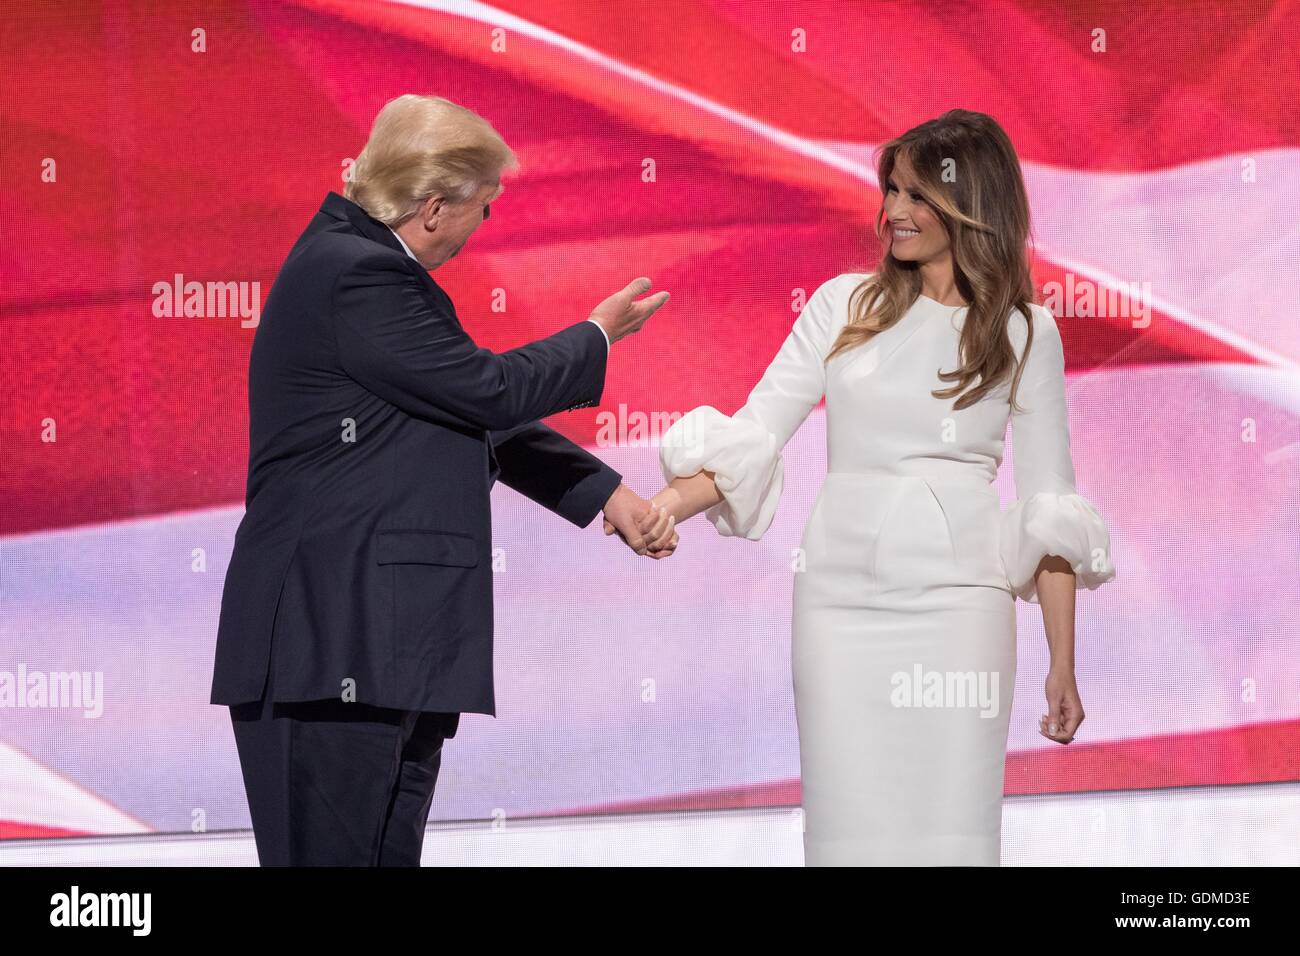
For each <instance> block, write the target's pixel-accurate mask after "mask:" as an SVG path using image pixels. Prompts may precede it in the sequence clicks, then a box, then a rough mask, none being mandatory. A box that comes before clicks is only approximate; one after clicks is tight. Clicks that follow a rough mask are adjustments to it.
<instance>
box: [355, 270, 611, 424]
mask: <svg viewBox="0 0 1300 956" xmlns="http://www.w3.org/2000/svg"><path fill="white" fill-rule="evenodd" d="M333 304H334V330H335V338H336V341H337V343H338V350H339V357H340V362H341V363H342V366H343V369H344V370H345V371H346V372H347V373H348V375H350V376H352V378H353V379H355V380H356V381H357V382H358V383H359V384H361V385H362V386H363V387H365V388H366V389H368V390H370V391H371V392H373V393H374V394H376V395H378V396H379V397H380V398H383V399H384V400H385V401H387V402H389V403H391V404H392V405H395V406H396V407H398V408H400V409H402V410H403V411H404V412H406V413H407V414H408V415H411V416H413V417H415V418H421V419H425V420H427V421H433V422H437V423H439V424H447V423H448V422H449V420H451V421H452V422H454V423H457V424H469V425H472V426H475V427H478V428H484V429H508V428H513V427H516V426H519V425H523V424H526V423H528V422H532V421H536V420H537V419H539V418H545V417H546V416H548V415H553V414H555V413H556V412H561V411H567V410H569V409H573V408H583V407H586V406H588V405H594V404H595V403H596V402H597V401H598V400H599V399H600V393H601V391H602V390H603V387H604V380H605V364H606V360H607V354H606V353H607V349H606V346H605V340H604V338H603V334H602V332H601V330H600V329H599V328H597V327H595V326H594V325H593V323H591V322H586V321H583V322H578V323H577V324H575V325H573V326H570V327H569V328H567V329H564V330H563V331H561V332H557V333H556V334H555V335H552V336H550V337H549V338H545V339H540V340H538V341H536V342H531V343H529V344H528V345H524V346H522V347H520V348H517V349H512V350H510V351H508V352H502V353H499V354H498V353H495V352H492V351H490V350H488V349H485V348H479V347H478V346H477V345H475V344H474V341H473V340H472V339H471V338H470V337H469V335H468V334H467V333H466V332H465V330H464V329H463V328H461V325H460V322H459V321H458V320H457V319H456V317H455V314H454V312H453V311H452V309H451V307H450V304H449V303H448V304H446V305H444V304H442V303H439V302H438V301H437V300H436V299H433V298H432V297H431V296H430V295H429V292H428V290H427V288H426V287H425V286H424V284H423V283H422V282H421V281H420V279H419V277H418V276H417V275H415V274H414V273H413V272H412V271H411V270H410V269H409V268H408V267H407V266H406V264H405V262H404V261H403V260H402V259H401V258H399V257H398V256H395V255H390V254H388V253H369V254H366V255H364V256H362V257H361V258H359V259H358V260H357V261H355V262H354V263H352V264H351V265H349V266H348V267H346V268H344V269H343V270H342V272H340V274H339V276H338V279H337V281H336V283H335V286H334V296H333Z"/></svg>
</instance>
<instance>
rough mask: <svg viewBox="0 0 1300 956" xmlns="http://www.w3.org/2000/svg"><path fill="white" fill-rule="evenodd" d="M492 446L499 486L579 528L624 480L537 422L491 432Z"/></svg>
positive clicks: (584, 451) (590, 518)
mask: <svg viewBox="0 0 1300 956" xmlns="http://www.w3.org/2000/svg"><path fill="white" fill-rule="evenodd" d="M492 447H493V451H494V452H495V454H496V459H497V464H498V465H499V466H500V469H501V473H500V476H499V478H500V481H501V482H502V484H504V485H506V486H508V487H510V488H513V489H514V490H515V491H517V492H519V493H520V494H521V495H524V496H525V497H526V498H530V499H532V500H533V501H535V502H537V503H538V504H539V505H541V506H542V507H543V508H546V509H547V510H549V511H553V512H555V513H556V514H557V515H559V516H560V517H561V518H564V519H565V520H566V521H569V522H571V523H572V524H575V525H577V526H578V527H579V528H585V527H586V526H587V525H589V524H590V523H591V520H592V519H593V518H595V517H596V515H597V514H598V513H599V512H600V510H601V508H602V507H604V505H605V502H606V501H608V500H609V496H610V495H612V494H613V493H614V489H615V488H617V487H618V485H619V482H621V481H622V476H621V475H620V474H619V473H618V472H616V471H615V470H614V469H613V468H610V467H609V466H608V465H607V464H605V463H604V462H603V461H601V460H600V459H599V458H597V457H596V456H595V455H593V454H591V453H590V452H588V451H587V450H586V449H584V448H581V447H579V446H578V445H576V444H574V443H573V442H571V441H569V439H567V438H565V437H564V436H563V435H561V434H560V433H559V432H557V431H555V430H554V429H552V428H550V427H548V426H546V425H544V424H542V423H541V422H533V423H531V424H529V425H524V426H523V427H521V428H517V429H511V430H509V431H503V432H493V433H492Z"/></svg>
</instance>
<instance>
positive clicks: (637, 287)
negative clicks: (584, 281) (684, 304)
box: [590, 276, 668, 345]
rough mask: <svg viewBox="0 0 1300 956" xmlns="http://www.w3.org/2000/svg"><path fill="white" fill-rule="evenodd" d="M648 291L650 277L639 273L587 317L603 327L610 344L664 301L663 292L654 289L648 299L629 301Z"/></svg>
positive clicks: (643, 322) (666, 299) (630, 329)
mask: <svg viewBox="0 0 1300 956" xmlns="http://www.w3.org/2000/svg"><path fill="white" fill-rule="evenodd" d="M649 291H650V280H649V279H647V278H646V277H645V276H642V277H641V278H639V279H633V280H632V281H631V282H629V283H628V284H627V285H626V286H624V287H623V288H622V289H620V290H619V291H618V292H615V293H614V294H613V295H611V296H610V297H609V298H608V299H606V300H605V301H604V302H602V303H601V304H600V305H598V306H596V308H594V309H593V310H592V312H591V316H590V318H592V319H594V320H595V322H596V324H597V325H599V326H600V327H601V328H602V329H604V330H605V334H606V335H607V336H609V341H610V344H611V345H612V344H613V343H615V342H617V341H618V340H619V339H621V338H623V337H624V336H627V335H631V334H632V333H633V332H636V331H637V330H639V329H640V328H641V326H643V325H645V321H646V319H648V318H650V316H652V315H654V314H655V313H656V312H658V311H659V308H660V306H662V305H663V304H664V303H665V302H667V301H668V293H667V292H656V293H655V294H654V295H652V296H650V297H649V298H646V299H641V300H640V301H633V300H635V299H636V297H637V296H639V295H644V294H645V293H646V292H649Z"/></svg>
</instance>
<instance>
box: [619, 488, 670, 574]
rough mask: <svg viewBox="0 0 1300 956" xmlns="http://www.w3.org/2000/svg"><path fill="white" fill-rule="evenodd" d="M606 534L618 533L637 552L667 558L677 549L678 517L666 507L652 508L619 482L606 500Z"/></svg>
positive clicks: (657, 557)
mask: <svg viewBox="0 0 1300 956" xmlns="http://www.w3.org/2000/svg"><path fill="white" fill-rule="evenodd" d="M604 511H605V522H604V527H605V534H607V535H609V534H614V533H615V532H617V533H618V536H619V537H620V538H622V539H623V541H624V543H625V544H626V545H627V546H628V547H629V548H631V549H632V550H633V551H635V552H636V553H637V554H640V555H645V556H646V557H650V558H655V559H659V558H666V557H668V556H669V555H670V554H672V553H673V552H674V551H675V550H676V549H677V531H676V528H675V525H676V523H677V519H676V518H674V517H673V516H672V515H671V514H669V513H668V510H667V509H666V508H653V507H651V505H650V502H648V501H646V500H645V499H644V498H642V497H641V496H640V495H638V494H637V493H636V492H634V491H632V489H630V488H628V487H627V486H626V485H619V486H618V487H617V488H615V489H614V493H613V494H612V495H610V496H609V500H608V501H606V502H605V508H604Z"/></svg>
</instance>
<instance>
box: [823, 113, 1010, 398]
mask: <svg viewBox="0 0 1300 956" xmlns="http://www.w3.org/2000/svg"><path fill="white" fill-rule="evenodd" d="M900 156H902V157H905V158H906V160H907V162H908V164H909V165H910V166H911V167H912V170H913V172H914V173H915V177H916V180H917V187H916V191H917V192H918V193H920V194H921V196H922V198H923V199H924V200H925V201H926V202H927V203H928V204H929V205H930V207H931V208H932V209H933V210H934V212H935V215H936V216H937V218H938V219H939V220H940V222H942V224H943V226H944V228H945V229H946V230H947V231H948V239H949V242H950V244H951V250H952V264H953V278H954V280H955V281H956V285H957V291H958V292H960V293H961V296H962V298H963V299H965V300H966V302H967V303H969V305H968V307H967V313H966V321H965V324H964V326H963V327H962V333H961V350H960V353H959V354H960V356H961V359H962V364H961V366H960V367H958V368H957V369H956V370H954V371H951V372H944V371H943V370H942V369H940V370H938V374H939V378H940V379H941V380H942V381H945V382H955V383H956V384H954V385H951V386H949V387H948V388H946V389H936V390H935V391H933V392H931V394H932V395H933V396H934V397H935V398H940V399H944V398H951V397H953V396H954V395H959V394H961V393H962V392H963V391H965V390H966V389H967V388H968V387H969V386H970V385H971V383H972V382H975V381H977V380H978V382H979V384H978V385H976V386H975V387H974V388H972V389H971V391H969V392H967V393H966V394H964V395H961V398H959V399H958V400H957V401H956V402H955V403H954V405H953V408H954V409H955V410H960V409H962V408H965V407H967V406H968V405H973V404H974V403H975V402H978V401H979V400H980V399H981V398H983V397H984V395H985V394H987V393H988V392H989V391H990V390H991V389H993V388H996V387H997V386H998V384H999V383H1000V382H1002V381H1003V380H1004V379H1005V378H1006V377H1007V376H1008V375H1009V374H1010V370H1011V367H1012V366H1013V365H1015V364H1016V356H1015V352H1014V350H1013V349H1012V346H1011V343H1010V341H1009V340H1008V337H1007V325H1008V323H1009V321H1010V318H1011V313H1012V310H1013V309H1019V310H1020V311H1021V312H1022V313H1023V314H1024V316H1025V320H1026V322H1027V324H1028V326H1029V332H1028V338H1027V339H1026V341H1025V348H1024V352H1023V355H1022V358H1021V362H1020V366H1019V367H1018V368H1017V369H1016V370H1015V374H1014V378H1013V380H1012V384H1011V396H1010V402H1011V405H1012V407H1013V408H1015V407H1016V405H1015V395H1016V390H1017V388H1018V386H1019V384H1020V373H1021V371H1022V370H1023V368H1024V360H1025V359H1027V358H1028V356H1029V348H1030V346H1031V344H1032V343H1033V335H1034V331H1033V330H1034V322H1033V316H1032V315H1031V313H1030V310H1029V306H1030V304H1031V303H1032V302H1033V301H1034V299H1033V294H1034V289H1033V280H1032V279H1031V277H1030V273H1029V252H1028V247H1027V243H1028V239H1029V199H1028V196H1027V195H1026V193H1025V181H1024V178H1023V177H1022V176H1021V173H1020V161H1019V159H1017V157H1016V152H1015V149H1014V148H1013V147H1012V145H1011V139H1010V138H1009V137H1008V136H1007V134H1006V132H1005V131H1004V130H1003V129H1002V127H1001V126H999V125H998V123H997V121H996V120H994V119H993V118H992V117H991V116H987V115H985V114H984V113H976V112H973V111H971V110H949V111H948V112H947V113H944V114H943V115H942V116H940V117H938V118H937V119H932V120H929V121H928V122H925V123H922V124H921V125H920V126H917V127H915V128H914V129H910V130H908V131H907V132H906V133H904V134H903V135H901V136H899V137H898V138H896V139H893V140H890V141H889V142H888V143H885V144H884V145H883V146H882V147H880V150H879V158H878V160H877V171H878V174H879V177H880V182H879V185H880V192H881V195H882V197H883V196H884V195H885V194H886V192H887V190H888V184H889V177H890V176H891V175H892V174H893V172H894V165H895V164H896V163H897V162H898V159H899V157H900ZM947 170H951V171H952V172H954V173H955V176H951V177H949V178H950V179H951V181H949V182H945V176H944V173H945V171H947ZM875 225H876V237H877V238H878V239H880V240H881V243H882V245H883V243H884V239H885V231H884V230H885V204H884V202H883V199H882V202H881V205H880V210H879V212H877V213H876V223H875ZM920 294H921V273H920V269H919V268H918V267H917V265H916V264H915V263H911V262H904V261H900V260H898V259H895V258H894V257H893V255H891V254H889V253H886V254H885V255H884V256H883V257H882V258H881V262H880V265H879V267H878V268H877V269H876V270H875V272H874V273H872V275H870V276H869V277H868V278H866V279H864V280H863V281H862V283H860V284H859V285H858V287H857V288H856V289H854V290H853V294H852V295H851V296H850V298H849V315H850V318H849V322H848V324H847V325H846V326H845V327H844V328H843V329H842V330H841V331H840V334H839V336H838V337H837V338H836V340H835V343H834V345H833V346H832V348H831V351H830V353H829V354H828V355H827V357H826V359H827V361H830V359H831V358H833V357H834V356H835V355H836V354H837V353H839V352H842V351H844V350H845V349H850V348H853V347H855V346H858V345H862V344H863V343H865V342H867V341H870V340H871V339H872V338H873V337H875V335H876V334H877V333H879V332H883V331H884V330H885V329H888V328H890V327H891V326H893V325H894V324H895V323H897V322H898V321H899V320H900V319H902V317H903V315H904V313H906V312H907V310H908V309H910V308H911V307H912V304H913V303H914V302H915V301H916V300H917V298H918V297H919V296H920Z"/></svg>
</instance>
